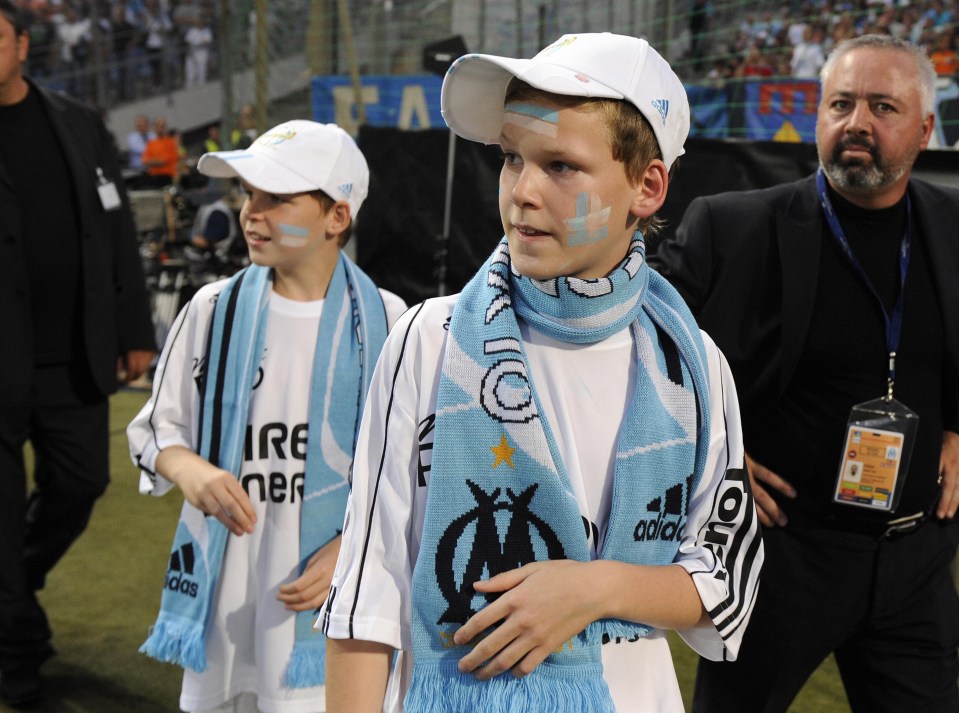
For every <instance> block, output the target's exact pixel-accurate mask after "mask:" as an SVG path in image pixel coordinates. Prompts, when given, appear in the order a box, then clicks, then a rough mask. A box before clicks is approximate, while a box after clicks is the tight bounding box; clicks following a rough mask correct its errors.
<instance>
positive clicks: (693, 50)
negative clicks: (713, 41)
mask: <svg viewBox="0 0 959 713" xmlns="http://www.w3.org/2000/svg"><path fill="white" fill-rule="evenodd" d="M712 14H713V5H712V3H711V2H710V1H709V0H693V7H692V10H690V12H689V39H690V49H689V54H690V56H691V57H692V60H693V70H694V71H696V72H699V71H700V70H701V69H702V66H703V53H704V52H705V46H706V33H707V26H708V24H709V18H710V17H711V16H712Z"/></svg>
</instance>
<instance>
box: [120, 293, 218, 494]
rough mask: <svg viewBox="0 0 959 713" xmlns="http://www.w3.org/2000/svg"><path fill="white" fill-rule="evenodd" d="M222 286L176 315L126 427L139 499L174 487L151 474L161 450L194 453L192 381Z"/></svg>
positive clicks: (201, 367) (197, 372)
mask: <svg viewBox="0 0 959 713" xmlns="http://www.w3.org/2000/svg"><path fill="white" fill-rule="evenodd" d="M223 284H224V283H223V282H219V283H213V284H210V285H206V286H204V287H203V288H201V289H200V290H199V291H197V293H196V295H194V297H193V299H191V300H190V302H189V303H188V304H187V305H186V306H185V307H183V309H182V310H180V314H179V315H177V318H176V319H175V320H174V322H173V325H172V326H171V327H170V332H169V334H168V336H167V339H166V343H165V344H164V345H163V351H162V352H161V353H160V359H159V361H158V362H157V368H156V372H155V373H154V376H153V393H152V394H151V396H150V399H149V400H148V401H147V402H146V404H145V405H144V406H143V408H142V409H140V412H139V413H138V414H137V415H136V416H135V417H134V419H133V420H132V421H131V422H130V424H129V425H128V426H127V440H128V441H129V445H130V457H131V458H132V460H133V462H134V464H135V465H136V466H137V467H138V468H139V469H140V492H141V493H143V494H145V495H165V494H166V493H167V492H169V491H170V490H171V489H173V487H174V485H173V483H172V482H170V481H169V480H167V479H166V478H164V477H163V476H162V475H160V474H159V473H157V472H156V459H157V455H159V453H160V451H161V450H163V449H164V448H169V447H171V446H184V447H185V448H189V449H190V450H194V449H195V423H196V418H197V412H198V409H199V392H198V389H197V382H196V379H197V378H198V377H199V375H201V374H202V372H203V370H204V368H205V364H204V363H203V360H204V351H205V346H206V337H207V331H208V329H209V323H210V318H211V316H212V314H213V304H214V303H215V301H216V295H217V294H218V293H219V291H220V289H221V288H222V285H223Z"/></svg>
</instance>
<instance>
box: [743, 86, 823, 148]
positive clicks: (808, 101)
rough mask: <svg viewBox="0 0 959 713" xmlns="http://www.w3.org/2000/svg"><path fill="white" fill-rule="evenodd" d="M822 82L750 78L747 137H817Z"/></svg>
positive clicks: (766, 139) (774, 139) (778, 138)
mask: <svg viewBox="0 0 959 713" xmlns="http://www.w3.org/2000/svg"><path fill="white" fill-rule="evenodd" d="M818 106H819V82H816V81H810V80H808V79H779V80H767V81H760V82H757V81H747V82H746V111H745V118H746V138H747V139H751V140H753V141H794V142H799V141H803V142H807V143H814V142H815V141H816V110H817V108H818Z"/></svg>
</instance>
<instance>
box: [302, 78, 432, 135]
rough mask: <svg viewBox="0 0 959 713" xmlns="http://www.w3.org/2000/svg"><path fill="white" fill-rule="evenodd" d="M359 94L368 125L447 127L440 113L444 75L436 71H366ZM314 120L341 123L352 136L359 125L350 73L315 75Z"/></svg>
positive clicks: (408, 127)
mask: <svg viewBox="0 0 959 713" xmlns="http://www.w3.org/2000/svg"><path fill="white" fill-rule="evenodd" d="M360 81H361V89H360V96H361V97H362V100H363V109H364V111H365V112H366V124H367V125H368V126H381V127H386V128H391V129H445V128H446V123H445V122H444V121H443V116H442V114H441V113H440V89H441V88H442V86H443V78H442V77H438V76H436V75H433V74H406V75H363V76H362V77H361V78H360ZM312 94H313V96H312V103H313V120H314V121H320V122H323V123H324V124H329V123H333V124H338V125H339V126H341V127H343V128H344V129H346V130H347V131H349V132H350V133H351V134H352V135H353V136H356V135H357V132H358V128H359V121H358V112H357V110H356V90H355V88H354V87H353V82H352V80H351V79H350V78H349V77H347V76H342V75H336V76H322V77H313V82H312Z"/></svg>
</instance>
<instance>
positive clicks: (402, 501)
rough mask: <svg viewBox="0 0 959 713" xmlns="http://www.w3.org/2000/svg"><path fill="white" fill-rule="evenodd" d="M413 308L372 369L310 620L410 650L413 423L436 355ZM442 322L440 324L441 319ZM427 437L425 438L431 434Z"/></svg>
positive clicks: (416, 470) (416, 429)
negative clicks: (321, 599)
mask: <svg viewBox="0 0 959 713" xmlns="http://www.w3.org/2000/svg"><path fill="white" fill-rule="evenodd" d="M422 311H423V305H418V306H417V307H414V308H412V309H410V310H409V311H408V312H406V313H405V314H404V315H403V316H402V317H400V319H399V321H397V323H396V324H395V325H394V326H393V329H392V330H391V331H390V334H389V336H388V338H387V340H386V344H385V345H384V347H383V352H382V353H381V355H380V358H379V360H378V362H377V365H376V369H375V370H374V373H373V379H372V383H371V384H370V391H369V394H368V395H367V398H366V405H365V408H364V413H363V419H362V423H361V426H360V432H359V437H358V439H357V448H356V454H355V456H354V459H353V471H352V484H351V490H350V497H349V501H348V503H347V508H346V515H345V520H344V525H343V542H342V544H341V548H340V555H339V558H338V560H337V564H336V569H335V571H334V574H333V581H332V585H331V587H330V594H329V597H328V598H327V601H326V603H325V604H324V607H323V609H322V610H321V611H320V614H319V618H318V620H317V624H318V625H319V626H320V627H321V628H322V629H323V631H324V633H325V634H326V635H327V636H329V637H330V638H334V639H360V640H364V641H375V642H379V643H383V644H387V645H389V646H392V647H394V648H397V649H404V648H405V649H408V648H411V646H412V642H411V638H410V625H409V622H410V621H411V619H412V613H411V604H410V600H411V582H412V573H413V565H414V564H415V561H416V556H417V554H418V550H417V544H416V543H418V542H419V540H420V532H419V530H420V529H421V527H422V525H421V524H418V521H419V520H421V519H422V518H417V509H418V505H417V495H418V493H417V491H418V490H425V482H422V483H421V480H422V473H421V472H420V470H421V469H420V449H419V442H420V440H421V438H422V437H424V433H425V432H428V431H431V430H432V421H431V420H430V419H427V420H426V421H425V422H423V423H420V420H421V419H420V418H418V416H417V414H420V413H424V412H425V411H424V406H423V404H424V403H425V402H428V399H429V397H430V395H431V391H432V383H431V380H430V377H429V376H427V377H426V379H425V381H426V383H424V377H423V373H424V372H426V373H427V374H429V373H430V371H431V370H432V371H435V370H436V369H438V362H437V359H438V357H437V356H436V355H435V354H424V350H423V340H422V339H421V334H420V324H421V318H420V315H421V312H422ZM440 324H442V323H440ZM430 442H432V439H431V438H430Z"/></svg>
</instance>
